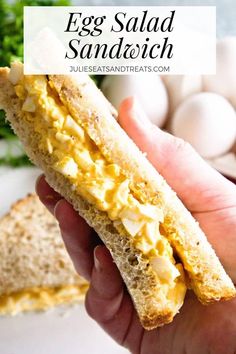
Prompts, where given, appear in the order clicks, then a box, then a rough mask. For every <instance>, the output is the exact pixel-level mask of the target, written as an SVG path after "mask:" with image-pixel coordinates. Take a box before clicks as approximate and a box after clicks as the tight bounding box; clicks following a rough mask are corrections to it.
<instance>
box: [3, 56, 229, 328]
mask: <svg viewBox="0 0 236 354" xmlns="http://www.w3.org/2000/svg"><path fill="white" fill-rule="evenodd" d="M0 91H1V92H0V107H1V108H3V109H4V110H5V111H6V113H7V119H8V120H9V122H10V123H11V125H12V127H13V129H14V131H15V132H16V134H17V135H18V136H19V138H20V140H21V141H22V143H23V145H24V147H25V150H26V152H27V154H28V155H29V157H30V158H31V160H32V161H33V162H34V163H35V164H36V165H38V166H39V167H41V168H42V169H43V171H44V173H45V175H46V179H47V181H48V183H49V184H50V185H51V186H52V187H53V188H54V189H55V190H56V191H58V192H59V193H60V194H61V195H62V196H64V197H65V198H66V199H67V200H68V201H69V202H70V203H71V204H72V205H73V207H74V208H75V210H77V211H78V212H79V214H80V215H81V216H82V217H83V218H84V219H85V220H86V221H87V223H88V224H89V225H90V226H91V227H93V228H94V229H95V230H96V232H97V233H98V235H99V236H100V238H101V239H102V241H103V242H104V243H105V245H106V246H107V247H108V249H109V250H110V252H111V254H112V257H113V259H114V261H115V263H116V264H117V266H118V268H119V270H120V273H121V275H122V277H123V279H124V281H125V284H126V286H127V289H128V291H129V293H130V295H131V297H132V299H133V302H134V305H135V307H136V310H137V312H138V315H139V318H140V321H141V323H142V325H143V327H144V328H146V329H152V328H155V327H157V326H161V325H163V324H165V323H169V322H171V321H172V319H173V317H174V316H175V314H176V313H177V312H178V311H179V309H180V307H181V306H182V304H183V301H184V296H185V293H186V289H187V287H190V288H192V289H193V291H194V292H195V293H196V295H197V297H198V298H199V300H200V301H201V302H202V303H203V304H208V303H211V302H215V301H219V300H226V299H230V298H232V297H233V296H235V288H234V285H233V283H232V281H231V279H230V278H229V277H228V275H227V274H226V273H225V271H224V269H223V267H222V265H221V263H220V261H219V259H218V258H217V256H216V254H215V252H214V250H213V249H212V247H211V246H210V244H209V243H208V241H207V238H206V236H205V235H204V233H203V232H202V230H201V229H200V227H199V225H198V223H197V222H196V221H195V220H194V218H193V217H192V215H191V214H190V213H189V212H188V210H187V209H186V208H185V207H184V205H183V204H182V202H181V201H180V200H179V199H178V197H177V196H176V194H175V193H174V191H173V190H172V189H171V188H170V187H169V186H168V184H167V183H166V182H165V180H164V179H163V178H162V176H161V175H160V174H159V173H158V172H157V171H156V170H155V169H154V167H153V166H152V165H151V164H150V163H149V161H148V160H147V159H146V158H145V156H144V154H143V153H142V152H141V151H140V150H139V149H138V148H137V146H136V145H135V144H134V142H133V141H132V140H131V139H130V138H129V137H128V136H127V134H126V133H125V132H124V131H123V130H122V128H121V127H120V126H119V124H118V123H117V121H116V119H115V118H116V115H117V113H116V111H115V110H114V108H113V107H112V106H111V105H110V103H109V102H108V101H107V100H106V99H105V97H104V96H103V95H102V93H101V92H100V91H99V90H98V88H97V87H96V85H95V84H94V83H93V81H92V80H91V79H90V78H89V77H88V76H87V75H83V74H81V75H78V76H73V77H72V76H57V75H56V76H53V75H52V76H44V75H41V76H24V75H23V65H22V64H21V63H14V64H13V65H12V67H11V69H9V68H2V69H1V70H0Z"/></svg>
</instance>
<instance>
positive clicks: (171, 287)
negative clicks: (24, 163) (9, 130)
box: [10, 69, 186, 307]
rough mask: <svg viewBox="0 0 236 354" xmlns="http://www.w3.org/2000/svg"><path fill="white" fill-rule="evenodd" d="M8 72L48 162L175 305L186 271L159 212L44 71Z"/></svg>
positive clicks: (183, 289)
mask: <svg viewBox="0 0 236 354" xmlns="http://www.w3.org/2000/svg"><path fill="white" fill-rule="evenodd" d="M12 70H13V69H12ZM11 76H12V77H14V87H15V92H16V94H17V96H18V98H19V99H20V100H21V101H22V110H23V111H24V119H26V120H28V121H30V122H32V121H33V122H34V128H35V132H37V133H39V136H40V137H41V141H40V144H39V149H40V150H41V151H42V152H43V153H45V154H50V155H52V156H53V158H54V159H53V160H54V161H55V163H54V164H53V166H51V167H52V168H53V169H54V170H56V171H58V172H59V173H61V174H63V175H64V176H65V177H66V178H68V179H69V180H70V182H71V184H72V186H73V188H74V190H76V191H77V192H78V193H79V194H80V195H81V196H82V197H83V198H85V200H87V201H88V202H90V203H91V204H93V205H95V206H96V208H97V209H99V210H101V211H104V212H106V213H107V214H108V216H109V218H110V219H111V220H112V221H113V223H114V226H115V227H116V228H117V229H118V230H119V229H121V228H124V229H125V230H126V233H128V235H129V236H130V237H131V238H132V239H133V242H134V244H135V246H136V248H137V249H139V250H140V251H141V252H142V254H143V255H145V257H146V258H148V260H149V261H150V264H151V266H152V268H153V269H154V270H155V271H156V273H157V276H158V277H159V279H160V281H161V283H162V284H163V288H166V293H165V296H166V298H168V297H170V298H171V299H172V301H173V298H174V299H175V301H176V306H177V307H179V306H180V305H181V304H182V302H183V299H184V296H185V292H186V285H185V280H184V272H183V268H182V264H180V263H179V264H176V262H175V259H174V256H173V249H172V247H171V245H170V243H169V241H168V240H167V238H165V237H164V236H163V235H162V234H161V232H160V224H161V223H162V222H163V221H164V215H163V212H162V211H161V210H160V209H159V208H158V207H157V206H156V205H153V204H149V203H142V202H140V201H139V200H138V199H137V198H136V197H135V195H134V193H132V190H131V188H130V181H129V179H128V178H127V177H126V176H125V175H124V174H123V173H122V171H121V169H120V167H119V166H118V165H117V164H114V163H110V162H108V161H107V160H106V158H105V157H104V156H103V154H102V153H101V151H100V150H99V148H98V147H97V146H96V145H95V143H94V142H93V141H92V139H91V138H90V137H89V135H88V134H87V132H86V131H85V130H84V129H83V128H82V127H81V125H80V124H79V123H78V122H77V121H76V120H75V119H74V118H73V116H71V114H70V113H69V111H68V109H67V108H66V107H65V106H64V105H63V103H62V102H61V101H60V99H59V97H58V95H57V93H56V90H55V89H54V87H53V83H52V82H51V81H50V80H49V79H48V78H47V77H46V76H22V75H21V76H20V77H18V78H17V80H16V79H15V78H16V75H14V72H13V73H10V77H11Z"/></svg>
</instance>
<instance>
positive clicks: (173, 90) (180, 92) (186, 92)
mask: <svg viewBox="0 0 236 354" xmlns="http://www.w3.org/2000/svg"><path fill="white" fill-rule="evenodd" d="M163 81H164V83H165V85H166V88H167V91H168V95H169V106H170V109H169V110H170V114H172V113H173V112H174V111H175V109H176V108H177V107H178V105H179V104H180V103H181V102H183V100H184V99H186V98H187V97H189V96H191V95H193V94H195V93H199V92H201V91H202V76H201V75H165V76H163Z"/></svg>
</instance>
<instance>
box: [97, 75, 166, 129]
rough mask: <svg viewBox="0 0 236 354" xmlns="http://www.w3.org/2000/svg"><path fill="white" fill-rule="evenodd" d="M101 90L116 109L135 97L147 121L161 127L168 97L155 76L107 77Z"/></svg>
mask: <svg viewBox="0 0 236 354" xmlns="http://www.w3.org/2000/svg"><path fill="white" fill-rule="evenodd" d="M101 89H102V91H103V93H104V95H105V96H106V97H107V98H108V100H109V101H110V102H111V103H112V104H113V106H114V107H115V108H116V109H118V108H119V105H120V103H121V102H122V100H123V99H124V98H126V97H129V96H135V97H136V99H137V100H138V101H139V103H140V105H141V107H142V108H143V110H144V112H145V113H146V114H147V116H148V117H149V119H150V120H151V121H152V122H153V123H154V124H156V125H157V126H159V127H161V126H163V124H164V123H165V121H166V118H167V114H168V95H167V91H166V88H165V86H164V84H163V82H162V80H161V79H160V77H159V76H157V75H108V76H106V77H105V79H104V80H103V82H102V86H101Z"/></svg>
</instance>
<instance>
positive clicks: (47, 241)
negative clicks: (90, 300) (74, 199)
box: [0, 194, 88, 299]
mask: <svg viewBox="0 0 236 354" xmlns="http://www.w3.org/2000/svg"><path fill="white" fill-rule="evenodd" d="M68 285H75V286H78V287H81V292H83V293H84V292H85V290H86V289H87V286H88V283H87V281H86V280H84V279H83V278H82V277H80V276H79V275H78V274H77V273H76V271H75V270H74V267H73V265H72V262H71V259H70V258H69V256H68V254H67V252H66V249H65V246H64V243H63V241H62V238H61V234H60V229H59V226H58V223H57V221H56V220H55V218H54V217H53V216H52V215H51V214H50V213H49V212H48V211H47V209H46V208H45V207H44V206H43V204H42V203H41V202H40V201H39V199H38V197H37V196H36V195H33V194H32V195H29V196H27V197H26V198H24V199H22V200H20V201H18V202H16V203H15V204H14V205H13V206H12V207H11V210H10V211H9V212H8V213H7V214H6V215H5V216H3V217H2V218H1V219H0V299H1V296H6V295H14V294H15V293H19V292H22V291H27V290H29V289H32V288H44V289H45V288H56V287H63V286H68ZM83 289H84V290H83ZM82 290H83V291H82Z"/></svg>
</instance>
